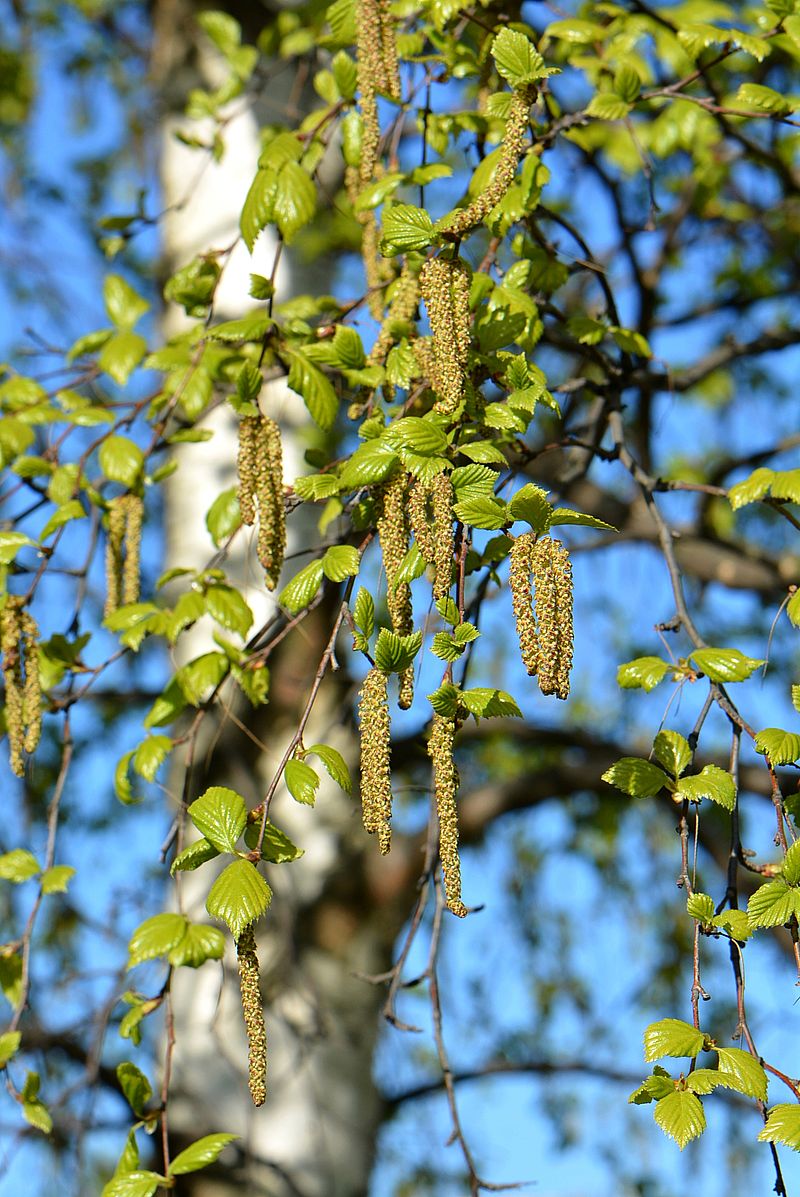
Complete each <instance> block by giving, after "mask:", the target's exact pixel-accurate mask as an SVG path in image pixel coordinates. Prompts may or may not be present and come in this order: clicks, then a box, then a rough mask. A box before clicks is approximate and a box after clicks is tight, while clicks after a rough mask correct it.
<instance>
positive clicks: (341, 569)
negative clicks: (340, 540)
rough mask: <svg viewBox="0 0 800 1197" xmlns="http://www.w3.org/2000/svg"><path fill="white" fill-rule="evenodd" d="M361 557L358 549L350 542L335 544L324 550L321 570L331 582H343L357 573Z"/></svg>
mask: <svg viewBox="0 0 800 1197" xmlns="http://www.w3.org/2000/svg"><path fill="white" fill-rule="evenodd" d="M360 563H361V558H360V557H359V555H358V549H357V548H356V547H355V546H354V545H351V544H335V545H331V547H330V548H329V549H327V550H326V553H325V556H324V557H323V558H322V572H323V573H324V574H325V577H326V578H329V579H330V581H331V582H343V581H344V579H345V578H352V577H354V576H355V574H357V573H358V568H359V565H360Z"/></svg>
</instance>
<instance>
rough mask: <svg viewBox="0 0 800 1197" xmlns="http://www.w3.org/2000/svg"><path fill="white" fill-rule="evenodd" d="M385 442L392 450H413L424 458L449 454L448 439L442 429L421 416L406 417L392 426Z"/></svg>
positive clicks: (384, 438)
mask: <svg viewBox="0 0 800 1197" xmlns="http://www.w3.org/2000/svg"><path fill="white" fill-rule="evenodd" d="M383 442H384V444H386V445H389V447H390V448H392V449H411V450H412V452H414V453H420V454H421V455H422V456H423V457H434V456H441V455H442V454H443V453H446V452H447V437H446V436H445V434H444V432H443V431H442V429H441V428H440V427H439V425H438V424H434V423H432V422H431V421H430V420H423V419H422V418H421V417H420V416H406V417H405V418H404V419H402V420H398V421H397V422H396V423H394V424H392V425H391V427H390V428H389V429H388V431H387V432H386V434H385V436H384V437H383Z"/></svg>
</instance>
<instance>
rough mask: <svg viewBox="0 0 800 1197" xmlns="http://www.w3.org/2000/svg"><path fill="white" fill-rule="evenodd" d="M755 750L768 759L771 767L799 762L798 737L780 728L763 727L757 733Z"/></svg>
mask: <svg viewBox="0 0 800 1197" xmlns="http://www.w3.org/2000/svg"><path fill="white" fill-rule="evenodd" d="M755 748H756V752H760V753H761V755H762V756H766V757H768V758H769V762H770V764H771V765H791V764H794V762H795V761H797V760H800V736H799V735H797V734H796V733H795V732H787V731H784V730H783V728H780V727H765V728H763V730H762V731H760V732H758V734H757V735H756V740H755Z"/></svg>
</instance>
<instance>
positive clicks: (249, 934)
mask: <svg viewBox="0 0 800 1197" xmlns="http://www.w3.org/2000/svg"><path fill="white" fill-rule="evenodd" d="M236 955H237V957H238V960H239V989H240V991H241V995H242V1013H243V1015H244V1025H245V1030H246V1031H247V1046H248V1070H247V1071H248V1084H249V1088H250V1095H251V1097H252V1098H253V1104H254V1105H256V1106H263V1104H264V1101H265V1100H266V1096H267V1029H266V1026H265V1025H264V1009H263V1007H262V1005H261V989H260V987H259V967H258V956H257V954H256V938H255V935H254V934H253V924H252V923H251V924H250V925H249V926H248V927H245V929H244V931H243V932H242V934H241V935H240V936H239V938H238V940H237V941H236Z"/></svg>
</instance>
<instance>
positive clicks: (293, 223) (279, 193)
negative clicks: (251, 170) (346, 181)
mask: <svg viewBox="0 0 800 1197" xmlns="http://www.w3.org/2000/svg"><path fill="white" fill-rule="evenodd" d="M267 152H269V147H268V148H267ZM316 209H317V189H316V187H315V186H314V182H313V180H312V179H311V178H310V177H309V176H308V174H307V173H306V172H305V171H304V170H303V168H302V166H300V165H299V164H298V163H297V162H286V163H284V165H283V166H282V167H281V169H280V171H279V172H278V185H277V188H276V190H275V196H274V199H273V202H272V211H273V219H274V220H275V223H276V224H277V226H278V229H279V230H280V234H281V236H282V237H283V239H284V241H285V242H286V243H287V245H288V244H290V243H291V242H292V241H293V240H294V237H295V234H296V233H298V232H299V231H300V229H302V228H303V226H304V225H306V224H308V222H309V221H310V220H311V219H312V217H313V215H314V213H315V211H316ZM289 385H290V386H291V383H290V384H289Z"/></svg>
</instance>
